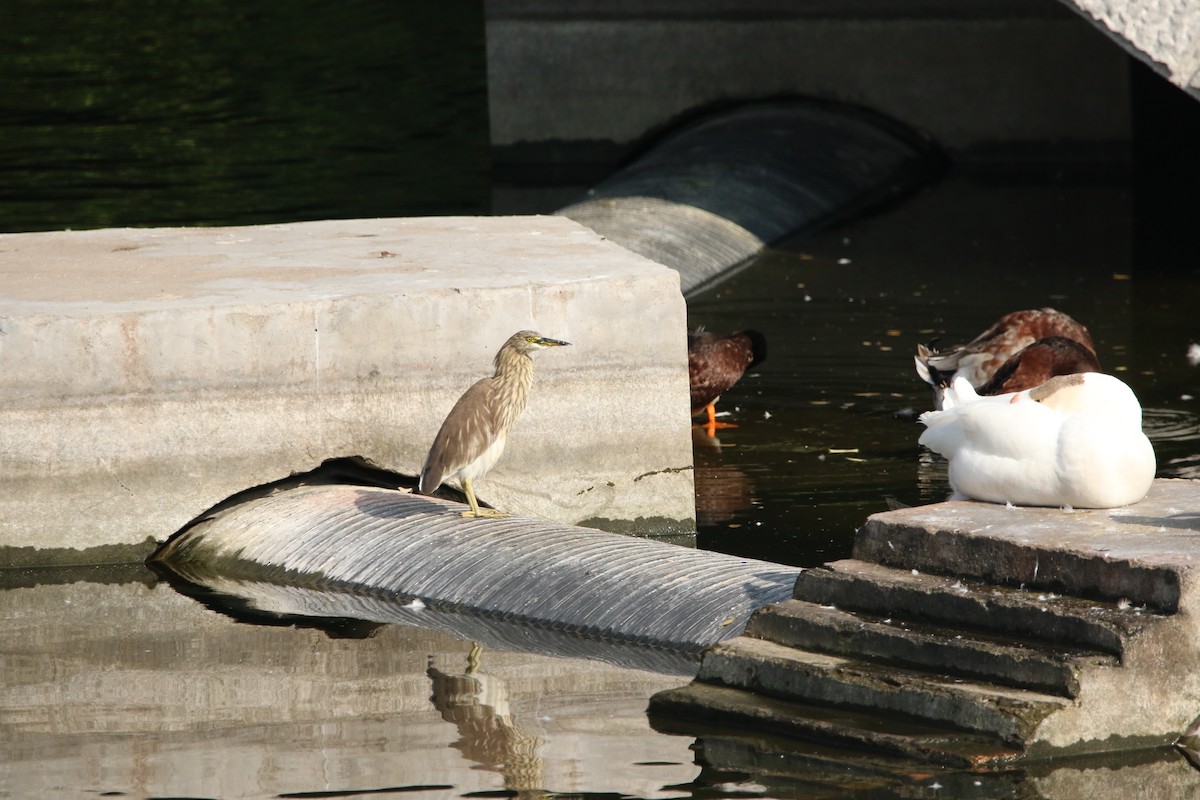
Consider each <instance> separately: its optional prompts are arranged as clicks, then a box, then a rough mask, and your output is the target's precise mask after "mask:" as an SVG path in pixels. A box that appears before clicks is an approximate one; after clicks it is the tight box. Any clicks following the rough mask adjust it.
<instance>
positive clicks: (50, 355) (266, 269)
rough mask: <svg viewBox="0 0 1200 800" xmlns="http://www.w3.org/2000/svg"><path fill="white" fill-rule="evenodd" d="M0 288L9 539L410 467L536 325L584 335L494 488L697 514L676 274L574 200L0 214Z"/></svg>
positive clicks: (112, 530)
mask: <svg viewBox="0 0 1200 800" xmlns="http://www.w3.org/2000/svg"><path fill="white" fill-rule="evenodd" d="M0 287H2V289H0V363H3V364H4V370H3V371H0V401H3V406H2V410H0V547H5V546H7V547H55V548H73V549H77V550H83V549H85V548H94V547H97V546H104V545H122V544H128V545H133V546H136V547H139V548H140V547H144V546H145V541H146V539H147V537H151V538H153V539H157V540H162V539H165V538H166V537H167V536H169V535H170V534H171V533H173V532H174V531H176V530H178V529H179V528H180V527H182V526H183V525H184V524H186V523H187V522H188V521H189V520H191V519H193V518H194V517H195V516H196V515H198V514H200V513H202V512H203V511H204V510H205V509H207V508H208V507H210V506H212V505H213V504H215V503H217V502H219V501H221V500H223V499H224V498H226V497H228V496H230V495H232V494H234V493H236V492H238V491H240V490H243V489H246V488H249V487H251V486H255V485H260V484H264V483H269V482H271V481H275V480H278V479H281V478H284V477H287V476H288V475H289V474H292V473H296V472H304V471H308V470H311V469H313V468H315V467H317V466H319V465H320V464H321V463H322V462H323V461H325V460H327V459H331V458H338V457H347V456H361V457H362V458H364V459H366V460H367V461H368V462H369V463H371V464H373V465H374V466H377V467H379V468H381V469H386V470H391V471H394V472H397V473H402V474H407V475H414V474H415V473H416V472H417V471H418V470H419V468H420V464H421V462H422V460H423V459H424V456H425V452H426V450H427V448H428V447H429V444H430V442H432V440H433V435H434V433H435V432H436V431H437V428H438V426H439V425H440V424H441V420H442V418H443V417H444V415H445V414H446V412H447V411H448V410H449V408H450V406H451V405H452V404H453V403H454V401H455V400H456V399H457V397H458V395H459V394H460V393H461V392H462V391H463V390H464V389H465V388H466V387H467V386H468V385H469V384H470V383H471V382H472V381H474V380H476V379H478V378H480V377H483V376H485V375H489V374H491V369H492V365H491V361H492V357H493V355H494V354H495V352H496V350H497V349H498V348H499V346H500V345H501V344H502V343H503V342H504V340H505V339H506V338H507V337H508V336H509V335H510V334H511V333H513V332H514V331H516V330H520V329H521V328H536V329H540V330H541V331H542V332H543V333H545V334H547V335H552V336H555V337H557V338H563V339H566V340H568V341H571V342H573V343H574V346H573V347H570V348H564V349H563V350H562V351H555V352H553V353H551V354H550V355H549V356H546V357H543V358H542V359H540V362H539V364H538V374H537V378H536V383H535V387H534V391H533V394H532V397H531V401H530V404H529V407H528V409H527V410H526V412H525V414H524V415H523V416H522V417H521V419H520V420H518V422H517V424H516V426H515V427H514V429H513V431H512V434H511V435H510V437H509V443H508V449H507V452H506V453H505V456H504V458H503V459H502V460H501V461H500V463H499V465H497V467H496V468H495V470H494V471H493V472H492V473H491V474H490V475H489V477H488V478H487V479H486V480H485V481H483V482H482V483H481V484H480V485H479V495H480V498H481V499H482V500H484V501H486V502H490V503H493V504H494V505H496V506H498V507H502V508H506V509H508V510H512V511H515V512H518V513H525V514H533V515H537V516H542V517H546V518H549V519H553V520H557V521H562V522H568V523H575V522H578V521H580V520H583V519H607V520H614V521H616V522H621V521H628V520H636V519H638V518H657V519H660V520H663V521H664V523H663V524H665V525H670V526H675V527H689V526H690V525H691V524H692V519H693V517H694V496H693V489H692V479H691V473H690V471H689V469H690V465H691V448H690V439H689V419H688V400H687V397H688V380H687V358H686V335H685V334H686V326H687V323H686V308H685V305H684V302H683V298H682V296H681V295H680V293H679V278H678V275H677V274H676V273H675V272H674V271H672V270H669V269H667V268H665V267H662V266H659V265H657V264H654V263H652V262H650V261H648V260H646V259H643V258H641V257H639V256H636V255H634V254H632V253H630V252H628V251H626V250H624V249H622V248H620V247H618V246H617V245H615V244H612V243H610V242H607V241H605V240H604V239H602V238H601V237H600V236H598V235H596V234H595V233H593V232H591V231H589V230H588V229H586V228H584V227H582V226H580V225H578V224H576V223H573V222H571V221H570V220H567V219H564V218H561V217H499V218H497V217H488V218H421V219H390V220H333V221H320V222H307V223H293V224H285V225H264V226H254V227H244V228H189V229H121V230H98V231H83V232H70V231H68V232H53V233H29V234H8V235H2V236H0ZM618 428H619V429H620V430H621V431H622V435H623V436H625V437H628V438H629V439H630V440H631V441H637V442H638V447H636V448H629V449H626V448H614V447H613V446H612V431H613V430H615V429H618ZM650 472H654V473H657V474H656V476H655V477H654V479H653V480H642V481H636V482H635V481H634V478H635V477H637V476H639V475H642V474H644V473H650ZM61 560H62V559H59V561H60V562H61Z"/></svg>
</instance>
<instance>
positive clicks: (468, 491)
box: [462, 478, 508, 519]
mask: <svg viewBox="0 0 1200 800" xmlns="http://www.w3.org/2000/svg"><path fill="white" fill-rule="evenodd" d="M462 487H463V494H465V495H466V496H467V502H468V503H470V504H471V510H470V511H464V512H462V515H463V516H464V517H475V518H476V519H479V518H482V517H491V518H493V519H498V518H500V517H506V516H508V515H507V514H505V513H503V512H501V511H497V510H496V509H494V508H480V507H479V501H478V500H476V499H475V485H474V483H472V482H471V479H470V478H463V481H462Z"/></svg>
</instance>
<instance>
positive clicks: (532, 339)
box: [525, 336, 538, 344]
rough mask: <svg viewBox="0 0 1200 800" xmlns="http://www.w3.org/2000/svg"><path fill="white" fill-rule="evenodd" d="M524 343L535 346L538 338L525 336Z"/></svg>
mask: <svg viewBox="0 0 1200 800" xmlns="http://www.w3.org/2000/svg"><path fill="white" fill-rule="evenodd" d="M525 341H527V342H529V343H530V344H537V343H538V337H536V336H526V337H525Z"/></svg>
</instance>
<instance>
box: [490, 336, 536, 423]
mask: <svg viewBox="0 0 1200 800" xmlns="http://www.w3.org/2000/svg"><path fill="white" fill-rule="evenodd" d="M492 380H494V381H495V382H496V389H497V391H499V392H500V393H501V395H502V396H504V397H505V398H506V400H507V402H505V403H504V404H503V406H502V411H501V415H502V419H501V421H500V428H501V430H506V429H507V428H508V427H509V426H510V425H512V423H513V421H514V420H515V419H516V418H517V416H518V415H519V414H520V413H521V412H522V411H524V410H525V404H526V403H527V402H528V401H529V387H530V386H531V385H533V358H532V357H531V356H530V355H529V354H528V353H522V352H520V351H518V350H515V349H509V348H507V347H504V348H501V350H500V352H499V353H497V354H496V373H495V374H494V375H492Z"/></svg>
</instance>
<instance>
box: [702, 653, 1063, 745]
mask: <svg viewBox="0 0 1200 800" xmlns="http://www.w3.org/2000/svg"><path fill="white" fill-rule="evenodd" d="M696 680H697V681H699V682H701V683H717V684H721V685H724V686H731V687H736V688H740V689H745V690H748V691H751V692H756V693H758V694H762V695H768V696H770V697H775V698H779V699H783V700H789V701H795V702H802V703H806V704H813V705H829V706H837V707H846V708H851V709H859V710H863V711H866V710H870V709H873V710H874V711H875V712H883V713H885V714H901V715H906V716H909V717H911V718H913V719H919V720H923V721H924V722H926V723H933V724H941V725H949V726H952V727H955V728H959V729H961V730H965V731H971V732H974V733H979V734H985V735H989V736H994V737H996V738H997V739H998V740H999V741H1000V742H1002V743H1004V744H1005V745H1009V746H1012V747H1015V748H1019V747H1021V746H1022V745H1023V743H1024V742H1025V741H1026V740H1027V739H1028V738H1029V737H1030V736H1031V735H1032V734H1033V733H1034V731H1035V730H1036V729H1037V726H1038V725H1039V723H1041V721H1042V720H1044V719H1045V718H1046V717H1047V716H1049V715H1050V714H1052V713H1054V712H1056V711H1059V710H1061V709H1063V708H1065V707H1067V706H1068V705H1069V704H1070V701H1068V700H1065V699H1063V698H1061V697H1055V696H1053V695H1049V694H1044V693H1040V692H1032V691H1029V690H1026V689H1014V688H1007V687H1001V686H997V685H995V684H981V683H973V682H970V681H967V680H964V679H957V678H953V677H949V676H938V675H932V674H929V673H923V672H916V671H912V670H906V669H902V668H898V667H894V666H890V665H886V664H878V663H871V662H864V661H858V660H854V659H848V658H843V657H840V656H834V655H828V654H824V653H815V652H812V651H808V650H801V649H798V648H792V647H787V646H785V645H781V644H777V643H775V642H769V641H766V640H763V639H754V638H751V637H747V636H741V637H737V638H735V639H730V640H729V641H727V642H724V643H722V644H719V645H716V646H714V647H712V648H710V649H709V650H708V651H706V652H705V655H704V660H703V661H702V662H701V665H700V673H699V675H698V676H697V678H696Z"/></svg>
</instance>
